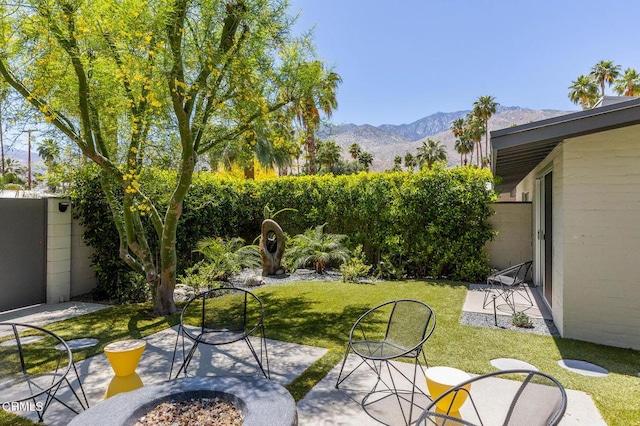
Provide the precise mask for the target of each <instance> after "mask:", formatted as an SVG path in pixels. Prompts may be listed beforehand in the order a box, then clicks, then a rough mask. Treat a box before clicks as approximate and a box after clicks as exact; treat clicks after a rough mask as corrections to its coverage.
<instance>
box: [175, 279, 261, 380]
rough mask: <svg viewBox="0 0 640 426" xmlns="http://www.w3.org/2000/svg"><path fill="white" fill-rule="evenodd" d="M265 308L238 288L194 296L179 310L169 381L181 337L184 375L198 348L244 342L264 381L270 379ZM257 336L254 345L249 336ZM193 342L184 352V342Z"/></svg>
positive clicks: (257, 300) (219, 289)
mask: <svg viewBox="0 0 640 426" xmlns="http://www.w3.org/2000/svg"><path fill="white" fill-rule="evenodd" d="M263 319H264V307H263V305H262V301H261V300H260V299H259V298H258V297H257V296H256V295H254V294H253V293H251V292H250V291H248V290H245V289H242V288H237V287H221V288H217V289H215V290H209V291H206V292H204V293H201V294H198V295H196V296H194V297H193V298H192V299H191V300H190V301H189V302H187V304H186V305H185V306H184V308H183V310H182V314H181V315H180V326H179V327H178V335H177V336H176V344H175V346H174V349H173V359H172V360H171V370H170V371H169V379H171V378H172V374H173V365H174V363H175V361H176V352H177V351H178V341H179V340H180V339H181V338H182V359H183V361H182V365H181V366H180V368H179V369H178V372H177V373H176V375H175V377H174V378H177V377H178V376H179V375H180V373H181V372H183V371H184V375H185V376H186V375H187V367H188V366H189V363H190V362H191V359H192V358H193V355H194V354H195V352H196V349H197V348H198V346H199V345H201V344H203V345H210V346H221V345H228V344H231V343H235V342H238V341H241V340H243V341H244V342H245V343H246V344H247V346H248V347H249V350H250V351H251V354H252V355H253V358H254V359H255V361H256V362H257V364H258V367H259V368H260V371H261V372H262V374H263V375H264V377H265V378H267V379H270V377H271V376H270V373H269V356H268V353H267V340H266V338H265V335H264V323H263ZM252 336H257V337H259V341H260V344H259V346H257V347H256V346H254V344H253V343H252V342H251V340H250V337H252ZM186 340H189V341H191V342H192V345H191V348H189V350H188V351H187V350H186V345H185V342H186Z"/></svg>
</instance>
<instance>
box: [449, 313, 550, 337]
mask: <svg viewBox="0 0 640 426" xmlns="http://www.w3.org/2000/svg"><path fill="white" fill-rule="evenodd" d="M530 319H531V323H532V324H533V328H522V327H516V326H515V325H513V324H512V323H511V316H510V315H509V316H505V315H498V326H497V327H496V325H495V319H494V316H493V314H482V313H478V312H464V311H463V312H462V316H461V317H460V324H464V325H471V326H474V327H487V328H495V329H501V330H513V331H520V332H524V333H533V334H541V335H544V336H555V337H560V332H559V331H558V329H557V328H556V326H555V324H554V323H553V321H552V320H547V319H542V318H530Z"/></svg>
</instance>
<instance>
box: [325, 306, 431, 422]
mask: <svg viewBox="0 0 640 426" xmlns="http://www.w3.org/2000/svg"><path fill="white" fill-rule="evenodd" d="M381 324H382V325H383V326H382V327H381ZM435 326H436V316H435V313H434V312H433V310H432V309H431V307H429V305H427V304H426V303H423V302H421V301H418V300H411V299H400V300H392V301H389V302H386V303H383V304H381V305H378V306H376V307H375V308H372V309H370V310H368V311H367V312H365V313H364V314H363V315H362V316H360V318H358V320H357V321H356V322H355V324H354V325H353V327H352V328H351V332H350V333H349V343H348V344H347V350H346V353H345V356H344V360H343V361H342V367H341V369H340V373H339V374H338V380H337V381H336V388H338V387H339V386H340V384H341V383H342V382H344V380H346V379H347V378H348V377H349V376H351V374H353V372H355V371H356V370H357V369H358V368H359V367H360V366H362V365H364V364H366V365H367V366H369V368H371V370H373V371H374V372H375V374H376V376H377V380H376V383H375V385H374V386H373V388H372V389H371V391H369V392H368V393H367V394H366V395H365V397H364V399H363V400H362V406H363V408H365V409H366V406H367V405H368V404H370V403H373V402H377V401H380V400H381V399H384V398H386V397H388V396H395V397H396V398H397V402H398V404H399V405H400V410H401V412H402V416H403V417H404V419H405V422H406V423H407V424H409V423H410V422H411V415H412V413H413V406H414V405H415V404H414V402H415V393H416V391H418V392H420V393H422V394H423V395H424V396H425V397H427V398H428V396H427V395H426V394H425V393H424V392H423V391H422V390H421V389H420V388H419V387H418V386H417V385H416V376H417V373H418V370H420V372H421V373H422V375H423V376H424V370H423V368H424V366H427V359H426V357H425V355H424V351H423V345H424V344H425V342H426V341H427V339H429V337H430V336H431V334H432V333H433V330H434V329H435ZM383 327H384V328H383ZM381 330H383V332H382V333H381V332H380V331H381ZM351 352H353V353H354V354H356V355H357V356H358V357H359V358H360V360H359V361H360V362H359V364H358V365H357V366H356V367H355V368H353V369H352V370H351V372H349V373H348V374H346V375H345V376H344V377H343V376H342V375H343V372H344V368H345V364H346V362H347V358H348V357H349V354H350V353H351ZM420 357H422V359H423V361H424V366H422V364H421V362H420ZM398 358H412V359H413V364H414V365H413V376H412V377H407V376H406V375H405V374H404V373H402V372H401V371H400V370H399V369H398V368H397V367H396V366H394V365H393V364H392V363H391V362H390V361H392V360H394V359H398ZM383 367H384V368H383ZM383 373H385V377H383V376H382V374H383ZM386 373H388V379H387V376H386ZM394 375H396V376H398V375H400V376H402V377H403V378H404V379H405V380H406V381H408V382H409V383H410V386H411V389H410V390H406V389H398V388H397V387H396V386H397V385H398V384H400V382H399V380H400V377H397V378H396V379H394ZM387 380H389V382H390V383H387ZM421 380H422V383H424V379H421ZM376 393H382V394H385V395H384V396H383V397H382V398H379V399H377V400H376V401H373V402H368V399H369V398H370V397H371V395H373V394H376ZM408 394H410V398H408V397H407V395H408ZM403 401H405V402H409V412H408V415H407V414H406V413H405V408H406V407H403V405H406V404H403Z"/></svg>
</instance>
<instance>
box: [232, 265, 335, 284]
mask: <svg viewBox="0 0 640 426" xmlns="http://www.w3.org/2000/svg"><path fill="white" fill-rule="evenodd" d="M252 275H257V276H261V275H262V269H259V268H258V269H244V270H243V271H242V272H240V273H239V274H238V275H234V276H232V277H231V278H229V282H230V283H231V284H234V285H237V286H242V285H243V284H244V282H245V280H246V279H247V278H249V277H250V276H252ZM262 279H264V282H265V284H266V285H273V284H281V283H291V282H296V281H340V280H341V279H342V274H340V273H339V272H336V271H333V270H327V271H326V272H325V273H324V274H316V272H315V271H314V270H313V269H297V270H296V271H295V272H292V273H287V274H284V275H268V276H266V277H262Z"/></svg>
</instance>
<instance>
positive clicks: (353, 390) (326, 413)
mask: <svg viewBox="0 0 640 426" xmlns="http://www.w3.org/2000/svg"><path fill="white" fill-rule="evenodd" d="M469 293H470V294H471V293H473V292H469ZM471 297H472V298H475V297H476V295H472V296H471ZM480 297H482V295H480ZM48 306H49V307H50V308H53V307H55V306H56V305H48ZM62 308H63V310H65V311H66V313H64V314H62V313H61V314H60V315H53V314H51V313H45V312H48V311H49V310H51V309H49V310H43V311H42V315H43V316H48V318H53V319H55V320H58V319H61V318H63V317H67V316H69V315H72V314H73V313H74V312H80V310H81V306H78V307H70V306H62ZM70 308H71V309H70ZM76 308H77V309H76ZM24 312H25V313H26V314H27V315H35V316H31V317H19V316H14V317H12V318H11V321H15V322H20V321H25V320H33V321H38V320H41V321H45V322H46V321H47V320H46V319H45V318H43V317H42V316H39V315H40V314H38V313H37V312H31V311H29V310H25V311H24ZM40 324H41V325H42V322H40ZM176 334H177V332H176V330H175V329H167V330H164V331H161V332H159V333H156V334H153V335H150V336H148V337H146V338H144V340H145V341H146V343H147V346H146V349H145V352H144V354H143V355H142V359H141V360H140V364H139V366H138V368H137V372H138V374H139V376H140V378H141V379H142V381H143V382H144V384H145V385H151V384H154V383H159V382H162V381H165V380H167V379H168V372H169V369H170V364H171V357H172V354H173V348H174V344H175V341H176ZM82 337H83V336H78V338H82ZM219 349H223V350H219ZM268 351H269V363H270V369H271V378H272V380H273V381H275V382H276V383H278V384H281V385H287V384H289V383H291V382H292V381H293V380H294V379H295V378H296V377H298V376H299V375H300V374H302V372H303V371H304V370H305V369H307V368H308V367H310V366H311V365H312V364H313V363H314V362H316V361H317V360H318V359H320V358H321V357H322V356H323V355H324V354H325V353H326V349H323V348H315V347H309V346H302V345H296V344H292V343H286V342H279V341H273V340H268ZM426 354H427V359H428V357H429V352H428V348H427V349H426ZM355 362H357V359H356V358H355V357H350V358H349V360H348V362H347V367H346V368H350V367H351V368H352V367H353V366H354V365H355V364H354V363H355ZM394 365H396V366H397V367H398V368H399V369H401V370H402V371H403V372H405V374H407V375H410V374H411V373H412V371H413V370H412V368H413V366H412V365H411V364H406V363H399V362H396V363H394ZM76 366H77V369H78V373H79V374H80V377H81V380H82V383H83V387H84V390H85V392H86V394H87V398H88V400H89V403H90V405H91V406H93V405H95V404H97V403H99V402H100V401H101V400H102V399H103V397H104V392H105V390H106V389H107V386H108V384H109V381H110V380H111V378H112V377H113V371H112V370H111V367H110V365H109V363H108V361H107V359H106V356H105V355H104V354H102V355H97V356H94V357H92V358H89V359H86V360H84V361H81V362H78V363H77V364H76ZM339 370H340V363H339V364H338V365H336V366H335V367H334V368H333V369H332V370H331V371H330V372H329V373H328V374H327V376H325V377H324V378H323V379H322V380H320V381H319V382H318V383H317V384H316V386H315V387H314V388H313V389H312V390H311V391H310V392H309V393H308V394H307V395H306V396H305V397H304V398H303V399H302V400H300V401H299V402H298V404H297V407H298V418H299V424H300V425H314V426H315V425H317V426H320V425H379V424H388V425H399V424H403V421H402V414H401V412H400V409H399V406H398V404H397V402H396V401H395V399H394V398H386V399H384V400H381V401H379V402H374V403H373V404H371V405H369V406H368V407H367V409H366V410H365V409H363V407H362V405H361V401H362V398H363V397H364V396H365V395H366V394H367V392H368V391H369V390H370V389H371V388H372V387H373V385H374V383H375V379H376V378H375V375H374V374H373V372H372V371H371V370H369V369H367V368H366V367H361V368H360V369H359V370H358V371H357V372H356V373H355V374H354V375H352V376H351V377H350V378H348V379H347V380H346V381H345V382H343V384H341V386H340V389H335V382H336V379H337V376H338V372H339ZM188 374H189V375H190V376H192V375H198V376H201V375H217V374H233V375H254V376H255V375H260V372H259V370H258V368H257V367H256V366H255V363H254V361H253V359H252V357H251V355H250V352H249V350H248V348H247V347H246V345H245V344H244V343H243V342H239V343H236V344H232V345H228V346H226V347H222V348H216V349H215V350H212V349H211V348H207V347H202V348H201V349H199V350H198V351H197V352H196V355H195V357H194V359H193V361H192V364H191V365H190V367H189V371H188ZM418 374H419V379H418V380H417V383H418V386H419V387H420V388H421V389H422V390H423V391H425V392H426V385H425V383H424V379H423V377H422V375H421V374H420V373H418ZM515 383H516V382H514V381H510V380H503V379H494V382H493V383H491V389H490V390H488V391H487V398H491V399H494V398H496V396H499V395H500V392H501V389H508V388H510V387H512V386H514V384H515ZM72 385H73V386H74V387H76V388H77V382H76V381H75V380H73V381H72ZM404 385H405V387H407V388H409V383H405V384H404ZM400 386H402V385H400ZM3 395H4V391H3ZM417 395H419V394H417ZM567 395H568V401H569V402H568V408H567V412H566V414H565V417H564V418H563V420H562V422H561V424H562V425H604V424H605V423H604V421H603V420H602V417H601V416H600V414H599V412H598V410H597V409H596V407H595V405H594V403H593V401H592V399H591V397H590V396H589V395H588V394H586V393H584V392H578V391H573V390H567ZM59 396H60V398H61V399H62V400H64V401H72V400H73V401H74V402H75V400H74V398H73V395H72V394H71V393H70V391H69V390H68V389H61V391H60V392H59ZM427 402H428V401H427V399H426V398H425V397H423V396H419V397H418V398H417V403H418V405H419V406H420V407H424V406H425V405H426V403H427ZM487 402H488V403H492V400H488V401H487ZM76 404H77V403H76ZM74 406H75V405H74ZM419 414H420V409H416V410H415V411H414V416H413V418H414V419H415V418H417V416H418V415H419ZM463 414H464V413H463ZM23 415H25V416H26V417H28V418H30V419H32V420H36V419H37V417H36V414H35V413H23ZM73 417H74V414H73V413H72V412H71V411H70V410H68V409H66V408H65V407H63V406H62V405H60V404H58V403H56V402H54V403H53V404H52V405H51V406H50V407H49V409H48V411H47V412H46V416H45V423H46V424H48V425H51V426H57V425H66V424H67V423H68V422H69V421H70V420H71V419H72V418H73Z"/></svg>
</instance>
